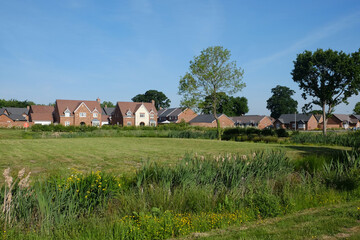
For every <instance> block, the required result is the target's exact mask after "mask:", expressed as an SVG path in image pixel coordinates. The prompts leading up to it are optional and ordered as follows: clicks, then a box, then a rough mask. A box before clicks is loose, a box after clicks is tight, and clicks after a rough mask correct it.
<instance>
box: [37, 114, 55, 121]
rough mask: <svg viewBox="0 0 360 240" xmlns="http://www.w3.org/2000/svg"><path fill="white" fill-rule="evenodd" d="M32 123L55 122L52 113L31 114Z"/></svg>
mask: <svg viewBox="0 0 360 240" xmlns="http://www.w3.org/2000/svg"><path fill="white" fill-rule="evenodd" d="M31 121H32V122H34V121H50V122H53V121H54V117H53V113H52V112H42V113H31Z"/></svg>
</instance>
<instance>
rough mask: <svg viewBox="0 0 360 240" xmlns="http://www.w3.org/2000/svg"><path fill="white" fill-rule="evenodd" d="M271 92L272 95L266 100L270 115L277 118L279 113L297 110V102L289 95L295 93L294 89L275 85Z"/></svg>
mask: <svg viewBox="0 0 360 240" xmlns="http://www.w3.org/2000/svg"><path fill="white" fill-rule="evenodd" d="M271 92H272V96H271V97H270V98H269V99H268V100H267V106H266V108H267V109H269V110H270V112H271V114H270V116H271V117H273V118H279V117H280V115H281V114H287V113H295V112H297V107H298V102H297V101H296V100H294V99H293V98H292V97H291V96H292V95H294V93H295V91H294V90H291V89H290V88H288V87H285V86H280V85H277V86H276V87H274V88H272V89H271Z"/></svg>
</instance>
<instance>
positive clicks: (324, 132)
mask: <svg viewBox="0 0 360 240" xmlns="http://www.w3.org/2000/svg"><path fill="white" fill-rule="evenodd" d="M325 108H326V101H325V102H324V103H323V106H322V110H323V134H324V136H326V124H327V119H326V110H325Z"/></svg>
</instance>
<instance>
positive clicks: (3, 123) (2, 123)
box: [0, 114, 33, 128]
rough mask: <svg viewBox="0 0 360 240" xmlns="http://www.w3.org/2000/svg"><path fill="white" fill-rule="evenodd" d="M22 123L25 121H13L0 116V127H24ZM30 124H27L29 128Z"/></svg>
mask: <svg viewBox="0 0 360 240" xmlns="http://www.w3.org/2000/svg"><path fill="white" fill-rule="evenodd" d="M24 123H26V121H13V120H12V119H11V118H9V117H8V116H6V115H4V114H3V115H1V116H0V127H7V128H11V127H24ZM32 124H33V123H31V122H29V126H32Z"/></svg>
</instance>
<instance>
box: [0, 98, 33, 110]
mask: <svg viewBox="0 0 360 240" xmlns="http://www.w3.org/2000/svg"><path fill="white" fill-rule="evenodd" d="M31 105H35V103H34V102H32V101H28V100H25V101H19V100H16V99H10V100H5V99H0V108H2V107H18V108H26V107H27V106H31Z"/></svg>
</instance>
